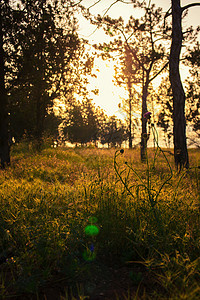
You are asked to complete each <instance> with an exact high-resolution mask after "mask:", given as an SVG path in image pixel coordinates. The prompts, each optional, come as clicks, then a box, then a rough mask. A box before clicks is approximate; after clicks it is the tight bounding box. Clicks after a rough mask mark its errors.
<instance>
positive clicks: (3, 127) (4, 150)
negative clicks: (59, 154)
mask: <svg viewBox="0 0 200 300" xmlns="http://www.w3.org/2000/svg"><path fill="white" fill-rule="evenodd" d="M1 14H2V11H1V4H0V158H1V167H2V168H5V165H6V164H7V165H9V164H10V147H9V135H8V111H7V106H8V103H7V101H8V100H7V94H6V89H5V75H4V74H5V73H4V50H3V30H2V15H1Z"/></svg>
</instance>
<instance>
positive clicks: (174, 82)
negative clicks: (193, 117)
mask: <svg viewBox="0 0 200 300" xmlns="http://www.w3.org/2000/svg"><path fill="white" fill-rule="evenodd" d="M181 16H182V10H181V6H180V0H172V44H171V51H170V60H169V71H170V73H169V74H170V82H171V87H172V94H173V123H174V127H173V138H174V159H175V165H176V167H177V169H178V168H179V169H180V170H181V168H182V167H186V168H188V167H189V159H188V152H187V143H186V120H185V93H184V90H183V86H182V82H181V78H180V72H179V58H180V52H181V46H182V38H183V33H182V27H181Z"/></svg>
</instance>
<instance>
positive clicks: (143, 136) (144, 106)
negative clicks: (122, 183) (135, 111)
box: [140, 72, 149, 162]
mask: <svg viewBox="0 0 200 300" xmlns="http://www.w3.org/2000/svg"><path fill="white" fill-rule="evenodd" d="M148 86H149V73H148V72H147V76H146V81H145V83H143V89H142V116H141V121H142V133H141V142H140V157H141V162H146V159H147V140H148V135H147V119H145V118H144V114H145V113H146V112H147V96H148Z"/></svg>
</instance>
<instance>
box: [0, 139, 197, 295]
mask: <svg viewBox="0 0 200 300" xmlns="http://www.w3.org/2000/svg"><path fill="white" fill-rule="evenodd" d="M199 153H200V152H199V150H189V157H190V165H191V169H190V170H188V171H187V172H185V171H184V172H181V173H177V172H176V170H175V168H173V156H170V155H169V153H167V152H166V154H165V155H166V157H167V159H168V161H169V164H170V166H171V168H172V170H170V167H169V165H168V163H167V161H166V159H165V157H164V156H163V154H162V153H161V152H158V157H157V158H156V161H155V163H153V162H154V154H155V152H154V150H153V149H149V150H148V165H145V164H141V163H140V158H139V150H137V149H135V150H125V152H124V153H123V154H122V153H120V152H119V151H118V152H116V150H115V149H111V150H108V149H66V148H56V149H53V148H46V149H44V150H43V151H42V152H41V153H37V154H36V153H34V152H33V151H32V150H31V149H28V148H25V147H24V146H23V145H22V144H20V145H15V146H14V147H13V149H12V165H11V167H9V168H8V169H7V170H5V171H3V170H0V187H1V188H0V205H1V209H0V263H1V264H0V298H1V299H91V300H92V299H97V296H98V295H101V299H110V300H112V299H120V300H121V299H128V300H130V299H199V298H200V259H199V253H200V174H199V171H200V170H199V169H198V168H197V166H199V165H200V155H199ZM95 297H96V298H95ZM103 297H104V298H103ZM106 297H107V298H106ZM99 299H100V298H99Z"/></svg>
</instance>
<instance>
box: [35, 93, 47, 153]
mask: <svg viewBox="0 0 200 300" xmlns="http://www.w3.org/2000/svg"><path fill="white" fill-rule="evenodd" d="M44 100H45V99H44V98H43V97H42V95H41V94H40V91H39V93H38V98H37V106H36V132H35V137H36V148H37V150H38V151H40V150H41V147H42V144H43V133H44V119H45V107H44V106H45V104H44Z"/></svg>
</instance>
